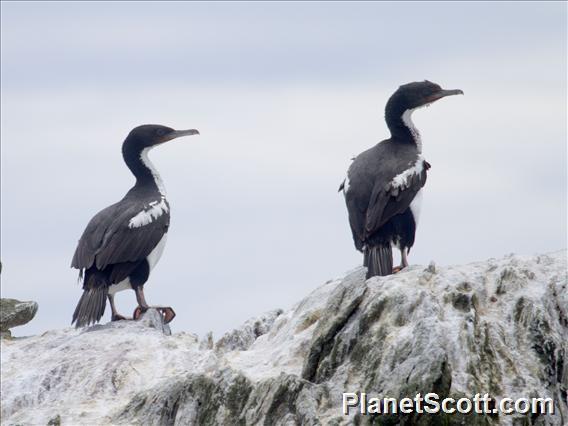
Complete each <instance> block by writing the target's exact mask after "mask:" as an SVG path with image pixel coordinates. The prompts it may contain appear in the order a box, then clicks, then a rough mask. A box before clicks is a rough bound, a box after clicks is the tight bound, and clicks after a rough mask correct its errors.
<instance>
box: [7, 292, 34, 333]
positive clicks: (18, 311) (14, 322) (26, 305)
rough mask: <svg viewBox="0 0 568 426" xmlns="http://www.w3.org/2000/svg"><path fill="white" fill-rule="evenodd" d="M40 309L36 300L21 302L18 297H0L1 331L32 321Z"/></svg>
mask: <svg viewBox="0 0 568 426" xmlns="http://www.w3.org/2000/svg"><path fill="white" fill-rule="evenodd" d="M37 309H38V304H37V303H36V302H20V301H19V300H16V299H4V298H2V299H0V332H2V335H3V336H4V334H5V333H6V332H8V331H9V330H10V329H11V328H13V327H17V326H19V325H24V324H27V323H28V322H30V321H31V320H32V319H33V317H34V316H35V314H36V312H37Z"/></svg>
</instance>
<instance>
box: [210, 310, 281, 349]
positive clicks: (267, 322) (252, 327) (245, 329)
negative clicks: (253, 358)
mask: <svg viewBox="0 0 568 426" xmlns="http://www.w3.org/2000/svg"><path fill="white" fill-rule="evenodd" d="M283 312H284V311H283V310H282V309H275V310H273V311H270V312H266V313H265V314H263V315H261V316H260V317H258V318H253V319H250V320H248V321H247V322H245V323H244V324H243V325H242V326H241V327H239V328H238V329H236V330H233V331H230V332H228V333H225V335H224V336H223V337H221V339H219V341H218V342H217V343H216V344H215V349H217V350H219V351H234V350H241V351H244V350H247V349H248V348H250V347H251V345H252V344H253V343H254V341H255V340H256V339H257V338H258V337H260V336H262V335H263V334H266V333H268V332H269V331H270V329H271V328H272V326H273V325H274V321H275V320H276V318H278V316H279V315H281V314H282V313H283Z"/></svg>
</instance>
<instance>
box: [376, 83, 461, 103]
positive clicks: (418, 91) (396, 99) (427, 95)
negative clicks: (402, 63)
mask: <svg viewBox="0 0 568 426" xmlns="http://www.w3.org/2000/svg"><path fill="white" fill-rule="evenodd" d="M451 95H463V91H461V90H460V89H454V90H444V89H442V88H441V87H440V86H439V85H437V84H436V83H432V82H431V81H428V80H424V81H415V82H413V83H408V84H403V85H402V86H400V87H399V88H398V90H397V91H396V92H394V93H393V95H392V96H391V97H390V99H389V101H388V103H387V108H389V106H390V107H392V108H394V109H396V110H399V111H406V110H409V109H410V110H412V109H416V108H420V107H423V106H427V105H429V104H431V103H432V102H435V101H437V100H438V99H442V98H444V97H446V96H451Z"/></svg>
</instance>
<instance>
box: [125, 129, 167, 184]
mask: <svg viewBox="0 0 568 426" xmlns="http://www.w3.org/2000/svg"><path fill="white" fill-rule="evenodd" d="M143 150H144V149H143V148H141V147H140V145H138V144H135V143H131V142H130V141H129V140H128V139H127V140H125V141H124V143H123V144H122V157H123V158H124V162H125V163H126V165H127V166H128V168H129V169H130V171H131V172H132V174H133V175H134V177H135V178H136V185H134V188H133V189H149V190H152V191H157V192H159V188H158V185H157V184H156V179H155V178H154V175H153V174H152V170H150V169H149V168H148V166H146V164H144V162H143V161H142V153H143Z"/></svg>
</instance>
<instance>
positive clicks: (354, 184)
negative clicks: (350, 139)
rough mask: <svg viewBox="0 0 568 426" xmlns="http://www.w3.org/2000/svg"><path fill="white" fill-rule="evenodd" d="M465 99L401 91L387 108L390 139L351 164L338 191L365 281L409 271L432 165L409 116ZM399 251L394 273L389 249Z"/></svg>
mask: <svg viewBox="0 0 568 426" xmlns="http://www.w3.org/2000/svg"><path fill="white" fill-rule="evenodd" d="M458 94H460V95H463V92H462V91H461V90H459V89H458V90H444V89H442V88H441V87H440V86H438V85H437V84H435V83H432V82H430V81H423V82H414V83H409V84H405V85H403V86H400V87H399V88H398V90H397V91H396V92H395V93H394V94H393V95H392V96H391V97H390V99H389V100H388V102H387V105H386V108H385V120H386V122H387V125H388V128H389V130H390V132H391V137H390V139H386V140H384V141H382V142H379V143H378V144H377V145H375V146H374V147H372V148H371V149H368V150H367V151H364V152H362V153H361V154H359V155H358V156H357V157H355V158H354V159H353V163H352V164H351V166H350V167H349V170H348V171H347V178H346V179H345V180H344V182H343V183H342V184H341V186H340V187H339V190H340V191H341V190H343V193H344V195H345V202H346V204H347V210H348V212H349V224H350V225H351V231H352V233H353V240H354V242H355V247H356V248H357V250H359V251H361V252H363V265H364V266H366V267H367V268H368V269H367V278H370V277H373V276H375V275H390V274H392V273H393V272H397V271H399V270H400V269H402V268H404V267H406V266H408V260H407V254H408V251H409V250H410V248H411V247H412V245H413V244H414V235H415V232H416V223H417V221H418V213H419V209H420V201H421V189H422V187H423V186H424V184H425V183H426V171H427V170H428V169H429V168H430V164H428V162H427V161H426V160H424V158H423V157H422V141H421V139H420V133H418V130H417V129H416V128H415V127H414V125H413V123H412V119H411V116H412V113H413V112H414V111H415V110H416V109H418V108H422V107H424V106H428V105H429V104H431V103H432V102H435V101H437V100H438V99H441V98H443V97H445V96H450V95H458ZM393 245H394V246H396V247H398V249H399V250H400V256H401V264H400V267H398V268H395V269H394V270H393V258H392V246H393Z"/></svg>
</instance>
